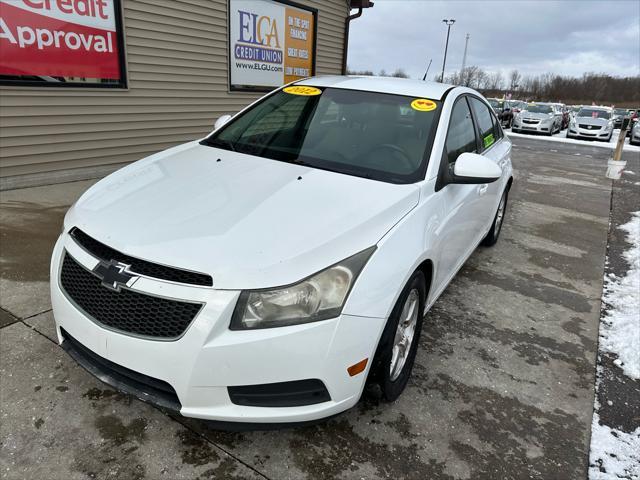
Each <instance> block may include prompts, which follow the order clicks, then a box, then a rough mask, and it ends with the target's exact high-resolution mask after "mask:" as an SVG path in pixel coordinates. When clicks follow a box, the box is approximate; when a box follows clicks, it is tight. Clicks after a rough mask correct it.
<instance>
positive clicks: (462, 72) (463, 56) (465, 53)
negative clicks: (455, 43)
mask: <svg viewBox="0 0 640 480" xmlns="http://www.w3.org/2000/svg"><path fill="white" fill-rule="evenodd" d="M470 36H471V35H469V34H468V33H467V36H466V38H465V40H464V54H463V55H462V70H460V73H461V74H462V75H464V69H465V67H466V66H467V48H468V47H469V37H470Z"/></svg>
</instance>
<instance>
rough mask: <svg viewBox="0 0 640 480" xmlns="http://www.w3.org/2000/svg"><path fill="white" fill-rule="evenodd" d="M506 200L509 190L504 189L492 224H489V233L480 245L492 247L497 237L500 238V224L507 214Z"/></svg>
mask: <svg viewBox="0 0 640 480" xmlns="http://www.w3.org/2000/svg"><path fill="white" fill-rule="evenodd" d="M508 200H509V190H508V189H505V191H504V193H503V194H502V197H501V198H500V203H499V204H498V209H497V210H496V215H495V216H494V217H493V223H491V228H490V229H489V233H487V236H486V237H484V239H483V240H482V245H484V246H485V247H492V246H494V245H495V244H496V242H497V241H498V237H499V236H500V232H501V231H502V224H503V223H504V215H505V213H506V212H507V201H508Z"/></svg>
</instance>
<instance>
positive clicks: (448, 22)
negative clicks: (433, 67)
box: [440, 18, 456, 83]
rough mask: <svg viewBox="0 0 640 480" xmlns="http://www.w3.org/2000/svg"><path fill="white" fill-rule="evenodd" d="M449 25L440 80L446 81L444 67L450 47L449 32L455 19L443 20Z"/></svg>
mask: <svg viewBox="0 0 640 480" xmlns="http://www.w3.org/2000/svg"><path fill="white" fill-rule="evenodd" d="M442 21H443V22H444V23H445V24H446V25H447V41H446V43H445V44H444V59H443V60H442V75H440V82H441V83H444V67H445V65H446V64H447V50H448V48H449V32H451V25H453V24H454V23H456V21H455V19H453V18H452V19H451V20H447V19H446V18H445V19H444V20H442Z"/></svg>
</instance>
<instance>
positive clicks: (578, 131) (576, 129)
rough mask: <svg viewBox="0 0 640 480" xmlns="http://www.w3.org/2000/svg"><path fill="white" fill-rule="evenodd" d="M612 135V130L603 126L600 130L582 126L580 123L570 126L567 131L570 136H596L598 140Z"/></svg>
mask: <svg viewBox="0 0 640 480" xmlns="http://www.w3.org/2000/svg"><path fill="white" fill-rule="evenodd" d="M610 136H611V130H606V129H605V128H601V129H599V130H593V129H587V128H581V127H580V126H578V125H574V126H570V127H569V131H568V132H567V137H569V138H594V139H597V140H607V139H608V138H609V137H610Z"/></svg>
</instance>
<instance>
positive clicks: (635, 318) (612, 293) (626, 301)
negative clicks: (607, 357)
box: [600, 211, 640, 379]
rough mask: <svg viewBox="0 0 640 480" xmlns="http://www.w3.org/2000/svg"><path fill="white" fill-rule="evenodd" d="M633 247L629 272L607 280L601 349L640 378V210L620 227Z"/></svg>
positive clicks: (626, 371) (626, 255)
mask: <svg viewBox="0 0 640 480" xmlns="http://www.w3.org/2000/svg"><path fill="white" fill-rule="evenodd" d="M619 228H620V230H623V231H624V232H625V233H626V234H627V242H628V243H630V244H631V248H630V249H629V250H627V251H625V252H624V258H625V260H626V261H627V263H629V271H628V272H627V274H626V275H625V276H624V277H622V278H615V277H605V285H604V293H603V296H602V300H603V302H604V303H605V305H606V306H607V307H608V308H607V309H606V312H605V315H604V317H603V318H602V322H601V324H600V350H601V351H605V352H609V353H611V354H612V355H614V356H615V357H617V358H616V361H615V363H616V365H619V366H620V367H621V368H622V370H623V371H624V374H625V375H627V376H629V377H631V378H635V379H640V211H639V212H635V213H633V214H632V219H631V221H629V222H628V223H626V224H624V225H622V226H620V227H619Z"/></svg>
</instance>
